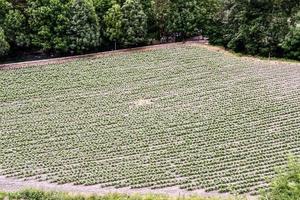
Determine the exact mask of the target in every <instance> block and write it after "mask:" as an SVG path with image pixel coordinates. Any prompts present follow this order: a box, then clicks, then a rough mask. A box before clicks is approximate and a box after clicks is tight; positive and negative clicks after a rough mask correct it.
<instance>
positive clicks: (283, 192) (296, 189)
mask: <svg viewBox="0 0 300 200" xmlns="http://www.w3.org/2000/svg"><path fill="white" fill-rule="evenodd" d="M299 197H300V162H299V161H297V159H296V158H291V159H290V161H289V164H288V167H287V169H285V170H282V171H281V172H279V175H278V176H277V177H276V178H275V179H274V180H273V181H272V183H271V186H270V191H268V192H263V193H262V198H261V199H262V200H299Z"/></svg>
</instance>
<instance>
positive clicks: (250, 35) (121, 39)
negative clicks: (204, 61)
mask: <svg viewBox="0 0 300 200" xmlns="http://www.w3.org/2000/svg"><path fill="white" fill-rule="evenodd" d="M299 10H300V2H299V1H298V0H0V57H1V56H2V57H4V56H7V55H10V54H13V53H16V52H20V51H22V52H33V51H39V52H44V53H46V54H56V55H70V54H81V53H85V52H91V51H101V50H108V49H112V48H115V47H116V46H117V48H123V47H133V46H140V45H147V44H151V43H153V42H154V41H160V40H162V39H165V41H168V39H170V38H171V39H174V38H175V39H176V40H177V41H180V40H184V39H186V38H188V37H191V36H195V35H199V34H201V35H203V36H207V37H209V41H210V43H212V44H217V45H223V46H225V47H226V48H228V49H232V50H234V51H237V52H242V53H247V54H253V55H263V56H278V57H288V58H293V59H300V11H299Z"/></svg>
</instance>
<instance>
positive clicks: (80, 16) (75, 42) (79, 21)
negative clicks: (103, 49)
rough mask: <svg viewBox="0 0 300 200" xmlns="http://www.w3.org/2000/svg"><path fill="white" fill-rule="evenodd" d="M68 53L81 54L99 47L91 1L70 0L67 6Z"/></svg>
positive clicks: (97, 23)
mask: <svg viewBox="0 0 300 200" xmlns="http://www.w3.org/2000/svg"><path fill="white" fill-rule="evenodd" d="M68 7H69V13H68V14H69V15H68V16H69V19H70V21H69V28H68V30H67V35H68V36H69V45H70V51H71V52H72V53H83V52H86V51H88V50H93V49H96V48H97V47H99V45H100V34H99V30H100V27H99V21H98V18H97V15H96V11H95V7H94V5H93V1H92V0H72V1H70V4H69V6H68Z"/></svg>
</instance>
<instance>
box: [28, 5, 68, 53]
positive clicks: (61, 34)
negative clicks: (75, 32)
mask: <svg viewBox="0 0 300 200" xmlns="http://www.w3.org/2000/svg"><path fill="white" fill-rule="evenodd" d="M26 12H27V13H28V16H29V19H28V23H29V27H30V32H31V41H32V45H33V46H34V47H37V48H40V49H42V50H43V51H46V52H49V51H55V52H63V53H65V52H67V51H68V49H69V47H68V38H67V36H66V31H67V29H68V26H69V19H68V9H67V5H66V2H64V1H62V0H30V1H29V6H28V9H27V11H26Z"/></svg>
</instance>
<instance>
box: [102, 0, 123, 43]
mask: <svg viewBox="0 0 300 200" xmlns="http://www.w3.org/2000/svg"><path fill="white" fill-rule="evenodd" d="M104 22H105V27H106V34H107V36H108V38H109V40H110V41H115V42H117V41H119V40H120V39H121V37H122V11H121V6H120V5H119V4H117V3H116V4H114V5H113V6H112V7H111V8H110V9H109V10H108V11H107V13H106V15H105V16H104Z"/></svg>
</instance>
